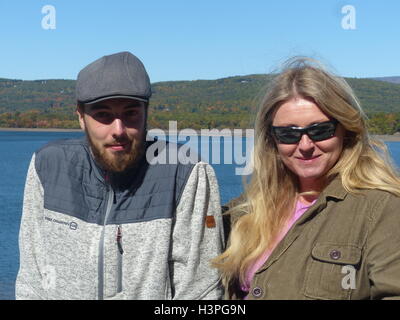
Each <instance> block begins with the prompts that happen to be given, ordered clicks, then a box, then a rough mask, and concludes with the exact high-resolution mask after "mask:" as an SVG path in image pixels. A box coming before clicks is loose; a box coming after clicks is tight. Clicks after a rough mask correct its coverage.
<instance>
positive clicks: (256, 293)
mask: <svg viewBox="0 0 400 320" xmlns="http://www.w3.org/2000/svg"><path fill="white" fill-rule="evenodd" d="M252 293H253V296H254V297H256V298H259V297H261V295H262V293H263V291H262V289H261V288H260V287H255V288H254V289H253V291H252Z"/></svg>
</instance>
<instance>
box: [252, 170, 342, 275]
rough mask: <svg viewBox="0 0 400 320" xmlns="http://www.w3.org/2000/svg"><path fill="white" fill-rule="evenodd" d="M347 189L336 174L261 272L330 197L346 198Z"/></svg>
mask: <svg viewBox="0 0 400 320" xmlns="http://www.w3.org/2000/svg"><path fill="white" fill-rule="evenodd" d="M347 193H348V192H347V191H346V189H345V188H344V187H343V184H342V179H341V177H340V176H338V175H337V176H335V177H334V178H333V179H332V180H331V182H330V183H329V184H328V185H327V186H326V187H325V189H324V190H323V191H322V192H321V194H320V196H319V197H318V200H317V201H316V202H315V203H314V204H313V205H312V206H311V207H310V208H308V209H307V211H306V212H305V213H304V214H303V215H302V216H301V217H300V219H299V220H297V221H296V223H295V224H294V225H293V226H292V228H291V229H290V230H289V231H288V233H287V234H286V236H285V237H284V238H283V239H282V240H281V242H280V243H278V245H277V246H276V248H275V249H274V250H273V251H272V253H271V255H270V257H269V258H268V259H267V261H266V262H265V264H264V266H262V267H261V268H260V269H259V271H257V272H261V271H263V270H265V269H267V268H269V266H270V265H271V264H273V263H274V262H275V261H276V260H278V259H279V258H280V256H281V255H282V254H283V253H284V252H285V251H286V250H287V249H288V248H289V247H290V246H291V244H292V243H293V242H294V241H295V240H296V239H297V237H298V236H299V235H300V234H301V232H302V230H303V228H304V226H305V224H306V223H307V222H308V221H310V220H312V219H313V217H315V216H316V215H317V214H318V213H319V212H321V211H322V210H323V209H325V208H326V206H327V202H328V201H329V200H330V199H337V200H344V198H346V196H347Z"/></svg>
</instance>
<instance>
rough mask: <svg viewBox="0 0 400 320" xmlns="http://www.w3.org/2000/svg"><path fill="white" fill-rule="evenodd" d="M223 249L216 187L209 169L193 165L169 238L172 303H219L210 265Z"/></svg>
mask: <svg viewBox="0 0 400 320" xmlns="http://www.w3.org/2000/svg"><path fill="white" fill-rule="evenodd" d="M223 247H224V235H223V223H222V217H221V206H220V198H219V190H218V183H217V179H216V177H215V173H214V170H213V169H212V167H211V166H210V165H208V164H206V163H204V162H200V163H198V164H196V165H195V166H194V168H193V170H192V172H191V174H190V176H189V178H188V180H187V183H186V186H185V188H184V190H183V193H182V196H181V198H180V201H179V204H178V206H177V210H176V216H175V221H174V229H173V235H172V261H171V282H172V283H171V285H172V296H173V299H177V300H179V299H221V298H222V295H223V292H222V287H221V285H220V277H219V273H218V270H217V269H215V268H212V267H211V265H210V261H211V260H212V259H213V258H215V257H216V256H218V255H219V254H220V253H221V252H222V250H223Z"/></svg>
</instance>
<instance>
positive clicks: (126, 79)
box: [76, 52, 151, 104]
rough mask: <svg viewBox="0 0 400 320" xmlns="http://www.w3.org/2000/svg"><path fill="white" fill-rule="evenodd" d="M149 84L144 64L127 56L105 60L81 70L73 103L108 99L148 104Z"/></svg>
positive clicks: (130, 55)
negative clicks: (75, 100) (139, 101)
mask: <svg viewBox="0 0 400 320" xmlns="http://www.w3.org/2000/svg"><path fill="white" fill-rule="evenodd" d="M150 96H151V84H150V79H149V76H148V74H147V72H146V69H145V68H144V66H143V63H142V62H141V61H140V60H139V59H138V58H137V57H136V56H134V55H133V54H132V53H130V52H119V53H115V54H112V55H109V56H104V57H102V58H100V59H98V60H96V61H94V62H92V63H91V64H89V65H88V66H86V67H85V68H83V69H82V70H81V71H80V72H79V74H78V79H77V81H76V99H77V100H78V101H79V102H82V103H85V104H92V103H96V102H99V101H102V100H106V99H111V98H127V99H135V100H141V101H145V102H148V101H149V98H150Z"/></svg>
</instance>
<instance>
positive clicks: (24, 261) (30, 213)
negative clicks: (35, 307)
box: [15, 155, 45, 300]
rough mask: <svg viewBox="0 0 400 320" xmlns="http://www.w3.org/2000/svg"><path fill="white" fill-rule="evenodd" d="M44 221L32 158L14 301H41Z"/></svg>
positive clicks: (26, 184) (26, 189)
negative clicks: (42, 231)
mask: <svg viewBox="0 0 400 320" xmlns="http://www.w3.org/2000/svg"><path fill="white" fill-rule="evenodd" d="M42 220H43V187H42V185H41V183H40V180H39V177H38V175H37V173H36V169H35V155H33V157H32V160H31V162H30V165H29V169H28V174H27V178H26V183H25V190H24V201H23V209H22V218H21V225H20V231H19V254H20V266H19V271H18V275H17V279H16V284H15V297H16V299H17V300H20V299H23V300H31V299H32V300H37V299H44V298H45V293H44V290H43V281H42V275H41V271H40V266H42V265H43V261H41V260H42V259H41V256H42V254H41V250H43V244H42V237H41V234H40V224H41V221H42Z"/></svg>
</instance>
